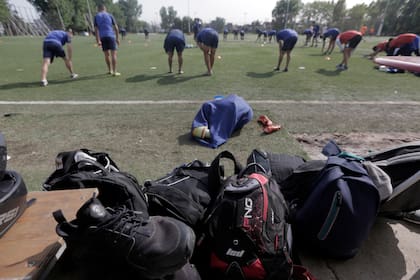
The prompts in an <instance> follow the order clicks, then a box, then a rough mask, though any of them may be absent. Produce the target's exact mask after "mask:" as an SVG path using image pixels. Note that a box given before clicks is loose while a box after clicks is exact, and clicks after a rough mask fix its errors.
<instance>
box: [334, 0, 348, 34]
mask: <svg viewBox="0 0 420 280" xmlns="http://www.w3.org/2000/svg"><path fill="white" fill-rule="evenodd" d="M345 17H346V0H338V1H337V4H335V6H334V9H333V15H332V26H336V27H338V28H339V29H340V30H342V31H344V30H343V23H344V19H345Z"/></svg>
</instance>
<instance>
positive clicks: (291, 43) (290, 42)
mask: <svg viewBox="0 0 420 280" xmlns="http://www.w3.org/2000/svg"><path fill="white" fill-rule="evenodd" d="M297 40H298V38H297V37H290V38H289V39H287V40H286V41H284V42H283V46H282V47H281V50H282V51H291V50H293V48H294V47H295V45H296V42H297Z"/></svg>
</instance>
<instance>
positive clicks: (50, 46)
mask: <svg viewBox="0 0 420 280" xmlns="http://www.w3.org/2000/svg"><path fill="white" fill-rule="evenodd" d="M72 37H73V33H72V30H71V29H69V30H68V31H67V32H66V31H62V30H53V31H51V32H50V33H48V35H47V36H46V37H45V39H44V43H43V46H42V53H43V54H42V55H43V60H42V67H41V85H42V86H44V87H45V86H47V85H48V81H47V74H48V68H49V66H50V64H51V63H53V61H54V57H61V58H62V59H63V60H64V63H65V65H66V67H67V69H68V70H69V72H70V74H71V76H70V77H71V78H72V79H75V78H77V77H78V75H77V74H76V73H74V71H73V63H72V60H71V58H72V53H73V48H72V46H71V39H72ZM65 44H67V55H66V52H65V51H64V48H63V46H64V45H65Z"/></svg>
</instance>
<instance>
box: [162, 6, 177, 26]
mask: <svg viewBox="0 0 420 280" xmlns="http://www.w3.org/2000/svg"><path fill="white" fill-rule="evenodd" d="M159 13H160V18H161V27H162V29H164V30H165V31H168V30H169V29H171V27H172V26H173V25H174V22H175V18H176V15H177V11H175V9H174V7H172V6H170V7H168V8H167V9H166V7H162V8H160V11H159Z"/></svg>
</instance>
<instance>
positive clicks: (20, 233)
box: [0, 189, 96, 280]
mask: <svg viewBox="0 0 420 280" xmlns="http://www.w3.org/2000/svg"><path fill="white" fill-rule="evenodd" d="M95 191H96V189H77V190H63V191H51V192H43V191H38V192H29V193H28V196H27V200H28V201H29V200H31V199H36V200H35V202H34V203H33V204H32V205H31V206H29V207H28V208H27V209H26V210H25V212H24V213H23V215H22V216H21V217H20V218H19V219H18V220H17V222H16V223H15V224H14V225H13V226H12V227H11V228H10V229H9V231H7V232H6V234H5V235H3V237H1V238H0V252H1V254H0V279H2V280H7V279H13V280H18V279H25V280H32V279H39V278H40V277H41V276H42V275H43V274H44V273H45V271H46V270H47V269H48V268H50V267H51V264H53V263H54V262H55V261H57V259H58V258H59V257H60V254H61V252H62V249H63V245H65V244H64V241H63V240H62V239H61V238H60V237H59V236H58V235H57V234H56V232H55V227H56V225H57V222H56V221H55V220H54V218H53V216H52V212H54V211H55V210H58V209H61V210H62V211H63V213H64V215H65V217H66V218H67V219H69V220H71V219H74V218H75V214H76V212H77V210H78V209H79V208H80V206H81V205H82V204H83V203H84V202H86V201H87V200H88V199H89V198H90V197H91V196H92V194H93V192H95Z"/></svg>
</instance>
